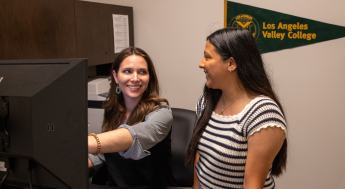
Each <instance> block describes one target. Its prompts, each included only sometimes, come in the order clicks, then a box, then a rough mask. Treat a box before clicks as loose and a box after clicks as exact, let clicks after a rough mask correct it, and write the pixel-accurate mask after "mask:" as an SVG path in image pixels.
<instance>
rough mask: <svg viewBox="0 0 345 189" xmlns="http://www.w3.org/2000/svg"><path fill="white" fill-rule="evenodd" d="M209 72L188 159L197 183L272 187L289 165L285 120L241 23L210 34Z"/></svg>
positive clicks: (206, 68)
mask: <svg viewBox="0 0 345 189" xmlns="http://www.w3.org/2000/svg"><path fill="white" fill-rule="evenodd" d="M199 67H200V68H201V69H203V70H204V72H205V75H206V84H205V87H204V92H203V95H202V96H201V98H200V99H199V101H198V103H197V116H198V120H197V124H196V126H195V129H194V133H193V136H192V139H191V142H190V144H189V149H188V153H187V157H186V164H187V165H188V164H193V163H194V167H195V169H194V188H250V189H256V188H260V189H261V188H274V187H275V183H274V179H273V177H272V176H278V175H280V174H281V173H282V171H283V169H285V166H286V157H287V141H286V133H287V127H286V121H285V116H284V112H283V108H282V106H281V104H280V102H279V100H278V98H277V96H276V94H275V93H274V91H273V89H272V86H271V84H270V81H269V79H268V76H267V74H266V71H265V68H264V64H263V61H262V58H261V55H260V52H259V50H258V47H257V44H256V41H255V39H254V38H253V36H252V35H251V33H250V32H249V31H248V30H245V29H239V28H224V29H220V30H218V31H216V32H214V33H212V34H211V35H210V36H208V37H207V42H206V46H205V50H204V56H203V58H202V60H201V62H200V64H199Z"/></svg>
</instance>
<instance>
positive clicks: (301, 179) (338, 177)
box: [92, 0, 345, 189]
mask: <svg viewBox="0 0 345 189" xmlns="http://www.w3.org/2000/svg"><path fill="white" fill-rule="evenodd" d="M92 1H95V2H103V3H111V4H118V5H125V6H133V8H134V32H135V44H136V46H138V47H141V48H143V49H144V50H146V51H147V52H148V53H149V54H150V55H151V56H152V59H153V60H154V63H155V65H156V69H157V72H158V76H159V80H160V82H161V88H162V92H163V96H164V97H165V98H167V99H168V100H169V102H170V104H171V106H172V107H179V108H185V109H191V110H193V109H194V107H195V103H196V101H197V99H198V97H199V95H200V94H201V93H202V88H203V84H204V82H205V78H204V74H203V72H202V70H200V69H199V68H198V63H199V61H200V59H201V57H202V54H203V48H204V45H205V38H206V36H207V35H208V34H210V33H211V32H212V31H214V30H215V29H218V28H221V27H222V26H223V17H224V14H223V8H224V7H223V0H102V1H101V0H97V1H96V0H92ZM234 1H236V2H239V3H243V4H248V5H252V6H256V7H261V8H266V9H270V10H275V11H278V12H283V13H287V14H291V15H296V16H300V17H304V18H309V19H313V20H317V21H322V22H326V23H331V24H336V25H341V26H345V19H344V18H345V11H344V7H345V1H344V0H328V1H322V0H316V1H315V0H305V1H301V0H286V1H281V0H261V1H257V0H234ZM330 32H331V31H330ZM263 57H264V59H265V61H266V63H267V67H268V70H269V72H270V73H271V77H272V80H273V82H274V87H275V89H276V91H277V93H278V95H279V97H280V99H281V101H282V104H283V106H284V108H285V112H286V116H287V121H288V129H289V135H288V139H289V158H288V167H287V172H286V173H285V174H284V175H283V176H282V177H280V178H278V179H276V184H277V186H278V187H277V188H279V189H291V188H293V189H295V188H296V189H297V188H313V189H325V188H336V189H342V188H345V163H344V160H345V147H344V144H345V137H344V136H343V135H344V133H345V124H344V122H343V121H342V120H343V119H342V118H343V116H344V115H343V114H344V113H345V111H344V107H345V100H343V99H342V97H344V96H345V89H344V83H345V75H344V74H343V72H344V71H345V62H344V60H345V38H341V39H336V40H331V41H326V42H322V43H317V44H314V45H309V46H304V47H299V48H294V49H288V50H283V51H278V52H271V53H267V54H264V56H263Z"/></svg>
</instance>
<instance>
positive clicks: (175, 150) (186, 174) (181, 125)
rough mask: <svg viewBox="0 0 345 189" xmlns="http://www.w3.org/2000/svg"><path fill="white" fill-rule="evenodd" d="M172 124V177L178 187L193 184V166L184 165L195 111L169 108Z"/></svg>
mask: <svg viewBox="0 0 345 189" xmlns="http://www.w3.org/2000/svg"><path fill="white" fill-rule="evenodd" d="M171 110H172V115H173V124H172V132H171V152H172V155H173V157H172V159H171V165H172V169H173V174H174V178H175V180H176V182H177V186H178V187H192V186H193V174H194V172H193V168H194V167H193V166H188V167H185V166H184V160H185V157H186V154H187V150H188V145H189V142H190V140H191V138H192V134H193V129H194V123H195V120H196V114H195V111H191V110H186V109H180V108H171Z"/></svg>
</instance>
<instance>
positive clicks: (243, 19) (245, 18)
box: [228, 14, 260, 39]
mask: <svg viewBox="0 0 345 189" xmlns="http://www.w3.org/2000/svg"><path fill="white" fill-rule="evenodd" d="M228 26H229V27H237V28H245V29H247V30H249V31H250V32H251V33H252V35H253V37H254V38H255V39H257V38H258V37H259V35H260V26H259V23H258V22H257V21H256V20H255V18H253V17H252V16H250V15H248V14H240V15H237V16H235V17H234V18H233V19H232V20H231V21H230V22H229V24H228Z"/></svg>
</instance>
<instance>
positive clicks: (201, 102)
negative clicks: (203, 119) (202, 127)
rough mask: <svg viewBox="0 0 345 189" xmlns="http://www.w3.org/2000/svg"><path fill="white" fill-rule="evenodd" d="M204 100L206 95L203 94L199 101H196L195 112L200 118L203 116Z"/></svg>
mask: <svg viewBox="0 0 345 189" xmlns="http://www.w3.org/2000/svg"><path fill="white" fill-rule="evenodd" d="M204 101H205V98H204V95H203V94H202V95H201V96H200V98H199V100H198V102H197V103H196V107H195V110H196V111H195V112H196V115H197V117H198V118H199V117H200V116H201V114H202V111H203V110H204Z"/></svg>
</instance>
